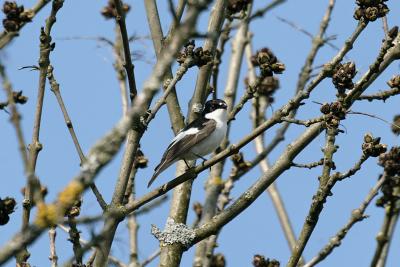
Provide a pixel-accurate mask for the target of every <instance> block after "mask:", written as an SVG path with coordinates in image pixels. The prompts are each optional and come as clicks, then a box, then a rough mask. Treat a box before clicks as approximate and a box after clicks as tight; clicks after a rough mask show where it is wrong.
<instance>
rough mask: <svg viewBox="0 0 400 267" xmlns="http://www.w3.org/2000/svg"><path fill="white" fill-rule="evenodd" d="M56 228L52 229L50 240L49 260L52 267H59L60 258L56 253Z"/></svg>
mask: <svg viewBox="0 0 400 267" xmlns="http://www.w3.org/2000/svg"><path fill="white" fill-rule="evenodd" d="M56 235H57V232H56V228H55V227H51V228H50V230H49V239H50V256H49V260H50V262H51V267H57V261H58V256H57V253H56Z"/></svg>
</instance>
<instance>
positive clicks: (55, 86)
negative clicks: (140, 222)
mask: <svg viewBox="0 0 400 267" xmlns="http://www.w3.org/2000/svg"><path fill="white" fill-rule="evenodd" d="M53 70H54V69H53V66H52V65H49V66H48V68H47V79H48V80H49V84H50V88H51V91H52V92H53V93H54V95H55V96H56V98H57V102H58V105H59V106H60V109H61V112H62V114H63V116H64V121H65V124H66V126H67V128H68V131H69V133H70V135H71V138H72V141H73V143H74V145H75V149H76V152H77V153H78V155H79V159H80V161H81V165H82V164H83V163H84V162H85V161H86V157H85V155H84V154H83V151H82V148H81V145H80V144H79V141H78V137H77V136H76V133H75V130H74V126H73V124H72V120H71V118H70V117H69V115H68V112H67V109H66V107H65V104H64V100H63V99H62V96H61V91H60V85H59V84H58V83H57V81H56V78H55V77H54V73H53ZM90 188H91V189H92V191H93V193H94V195H95V197H96V199H97V202H98V203H99V205H100V207H101V208H102V210H103V211H104V210H106V208H107V203H106V202H105V200H104V198H103V196H102V195H101V193H100V192H99V190H98V188H97V186H96V185H95V183H92V184H91V185H90Z"/></svg>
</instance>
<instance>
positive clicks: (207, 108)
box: [203, 99, 228, 116]
mask: <svg viewBox="0 0 400 267" xmlns="http://www.w3.org/2000/svg"><path fill="white" fill-rule="evenodd" d="M227 108H228V106H227V105H226V103H225V101H224V100H221V99H212V100H208V101H207V102H206V104H205V105H204V110H203V116H204V115H206V114H209V113H211V112H213V111H216V110H218V109H221V110H226V109H227Z"/></svg>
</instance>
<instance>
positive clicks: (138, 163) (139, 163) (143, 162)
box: [133, 149, 149, 169]
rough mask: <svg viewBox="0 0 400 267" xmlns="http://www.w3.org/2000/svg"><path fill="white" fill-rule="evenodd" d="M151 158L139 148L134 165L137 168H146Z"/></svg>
mask: <svg viewBox="0 0 400 267" xmlns="http://www.w3.org/2000/svg"><path fill="white" fill-rule="evenodd" d="M148 162H149V160H148V159H147V158H146V156H145V155H144V154H143V152H142V150H140V149H138V150H137V152H136V156H135V161H134V163H133V164H134V166H135V168H136V169H144V168H146V167H147V163H148Z"/></svg>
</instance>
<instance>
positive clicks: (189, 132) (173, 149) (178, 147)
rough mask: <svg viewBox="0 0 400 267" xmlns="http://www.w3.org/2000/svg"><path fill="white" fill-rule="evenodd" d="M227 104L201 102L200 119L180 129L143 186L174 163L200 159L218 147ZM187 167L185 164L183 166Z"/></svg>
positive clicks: (217, 101)
mask: <svg viewBox="0 0 400 267" xmlns="http://www.w3.org/2000/svg"><path fill="white" fill-rule="evenodd" d="M227 108H228V106H227V104H226V103H225V101H224V100H221V99H212V100H209V101H207V102H206V103H205V105H204V109H203V111H202V113H201V116H200V117H198V118H197V119H195V120H194V121H193V122H191V123H189V124H188V125H187V126H186V127H184V128H183V129H182V130H181V131H180V132H179V133H178V134H177V135H176V136H175V138H174V139H172V141H171V143H170V144H169V146H168V147H167V149H166V150H165V152H164V154H163V156H162V158H161V162H160V163H159V164H158V165H157V167H156V168H155V169H154V174H153V176H152V177H151V179H150V181H149V183H148V185H147V187H150V186H151V184H152V183H153V182H154V180H155V179H156V178H157V176H158V175H159V174H160V173H161V172H162V171H164V170H165V169H167V168H168V167H169V166H171V165H172V164H174V163H175V162H177V161H178V160H184V161H185V163H186V161H187V160H194V159H197V158H202V159H203V160H204V158H203V156H206V155H208V154H210V153H211V152H213V151H214V150H215V149H216V148H218V147H219V145H220V144H221V142H222V140H223V139H224V137H225V135H226V131H227V122H228V111H227ZM186 164H187V163H186Z"/></svg>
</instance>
